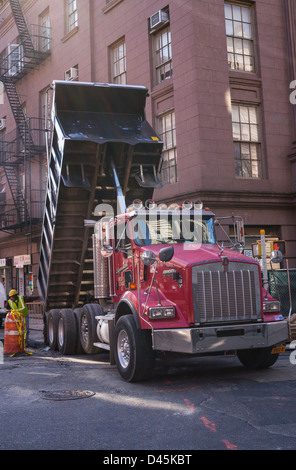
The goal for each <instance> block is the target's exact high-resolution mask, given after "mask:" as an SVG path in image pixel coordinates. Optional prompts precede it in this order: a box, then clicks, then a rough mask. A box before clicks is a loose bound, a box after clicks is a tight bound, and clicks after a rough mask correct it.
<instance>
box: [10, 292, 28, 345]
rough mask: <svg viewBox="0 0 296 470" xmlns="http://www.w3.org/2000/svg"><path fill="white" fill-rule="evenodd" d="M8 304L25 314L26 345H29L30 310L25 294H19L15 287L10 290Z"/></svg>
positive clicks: (12, 308)
mask: <svg viewBox="0 0 296 470" xmlns="http://www.w3.org/2000/svg"><path fill="white" fill-rule="evenodd" d="M8 305H9V307H10V309H11V310H15V311H17V312H19V313H20V314H21V315H23V317H24V319H25V325H26V346H28V341H29V310H28V307H27V305H26V302H25V300H24V296H23V295H18V293H17V291H16V290H15V289H12V290H11V291H10V292H9V300H8Z"/></svg>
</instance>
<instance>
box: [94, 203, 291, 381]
mask: <svg viewBox="0 0 296 470" xmlns="http://www.w3.org/2000/svg"><path fill="white" fill-rule="evenodd" d="M199 206H200V207H199V209H198V210H193V209H189V208H188V204H187V209H186V208H184V206H179V205H178V204H174V205H171V207H169V208H168V207H167V206H165V205H163V204H162V205H160V206H159V207H158V208H156V209H152V210H151V209H150V210H147V209H146V210H145V209H142V208H141V206H139V202H138V201H137V203H136V205H135V206H132V207H130V212H127V213H125V214H123V215H121V216H118V217H116V218H115V219H113V218H111V219H110V220H108V221H101V222H100V223H98V227H97V230H95V232H96V234H95V235H94V237H95V239H96V249H100V250H101V252H102V253H103V257H104V259H105V263H106V265H105V270H104V271H103V273H104V277H102V278H100V285H101V286H102V285H104V284H105V295H106V294H107V293H108V298H109V299H112V302H113V305H114V322H115V337H114V347H115V359H116V358H117V359H116V361H117V366H118V368H119V370H120V373H121V374H122V375H123V377H124V378H127V379H128V380H135V379H138V377H143V375H146V374H147V373H149V367H147V366H145V367H144V366H143V365H141V366H139V371H138V372H137V373H136V372H135V370H134V368H135V367H136V364H137V361H136V358H135V357H134V356H136V354H134V352H133V350H132V347H131V344H132V343H133V341H135V338H136V337H137V335H138V334H139V335H140V336H141V341H139V343H140V344H143V345H145V351H146V352H145V354H144V353H143V356H145V357H146V359H147V358H148V357H149V356H151V358H150V363H151V364H152V363H153V358H155V355H156V353H157V352H162V353H164V352H166V353H172V352H173V353H181V354H190V355H205V354H212V353H215V354H216V353H224V352H228V351H237V354H238V357H239V359H240V360H241V362H242V363H244V364H245V365H248V366H253V367H259V366H260V367H267V366H270V365H272V364H273V363H274V362H275V361H276V359H277V357H278V355H277V354H271V353H272V351H273V349H274V348H273V346H274V345H276V344H278V343H281V341H283V340H284V339H285V338H286V335H287V325H286V322H285V321H284V319H283V317H282V316H281V314H280V304H279V302H277V301H275V300H274V299H272V298H271V297H270V296H268V295H267V293H266V292H264V291H263V289H262V286H261V271H260V266H259V264H258V263H257V262H256V261H255V260H252V259H251V258H249V257H247V256H244V255H242V254H240V253H239V252H238V251H236V250H231V249H224V248H223V247H221V246H219V245H218V243H217V240H216V234H215V216H214V214H213V213H212V212H211V211H210V210H209V209H203V208H202V206H201V205H200V204H199ZM185 207H186V206H185ZM100 234H104V235H103V238H102V240H100V241H98V238H99V235H100ZM100 267H101V264H100V266H98V267H96V266H95V272H96V269H97V268H98V271H100V272H102V271H101V270H100ZM109 283H110V284H109ZM107 285H109V292H108V288H107V289H106V286H107ZM96 295H97V296H99V295H100V293H99V292H97V294H96ZM124 317H125V318H124ZM279 321H281V322H282V324H281V328H279ZM127 322H128V324H129V327H130V330H129V331H130V332H129V334H128V332H127V330H128V327H127ZM133 329H134V333H131V332H132V331H133ZM145 338H146V339H145ZM138 349H140V347H139V346H138ZM148 351H150V354H148ZM250 351H251V352H250ZM274 352H276V351H274ZM254 353H255V355H256V361H255V360H254V358H253V356H254ZM259 357H260V360H259V359H258V360H257V358H259ZM131 364H132V365H131ZM131 370H132V371H133V372H132V373H131ZM129 374H131V375H129Z"/></svg>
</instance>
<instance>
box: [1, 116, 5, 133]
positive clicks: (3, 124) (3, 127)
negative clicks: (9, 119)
mask: <svg viewBox="0 0 296 470" xmlns="http://www.w3.org/2000/svg"><path fill="white" fill-rule="evenodd" d="M5 127H6V119H5V118H2V119H0V131H2V130H3V129H5Z"/></svg>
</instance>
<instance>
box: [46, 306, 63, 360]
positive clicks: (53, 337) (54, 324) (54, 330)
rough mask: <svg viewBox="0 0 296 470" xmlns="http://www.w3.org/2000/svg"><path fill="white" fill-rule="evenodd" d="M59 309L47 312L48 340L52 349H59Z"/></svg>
mask: <svg viewBox="0 0 296 470" xmlns="http://www.w3.org/2000/svg"><path fill="white" fill-rule="evenodd" d="M59 313H60V311H59V310H58V309H53V310H50V311H49V312H48V314H47V342H48V345H49V347H50V349H51V350H52V351H56V350H57V349H58V322H59V317H58V316H59Z"/></svg>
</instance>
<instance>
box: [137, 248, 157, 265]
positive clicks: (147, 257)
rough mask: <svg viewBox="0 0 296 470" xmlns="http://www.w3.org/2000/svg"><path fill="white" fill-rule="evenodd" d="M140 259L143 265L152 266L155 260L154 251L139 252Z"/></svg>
mask: <svg viewBox="0 0 296 470" xmlns="http://www.w3.org/2000/svg"><path fill="white" fill-rule="evenodd" d="M141 260H142V263H143V264H145V266H152V265H153V264H154V263H155V261H156V256H155V253H153V251H150V250H146V251H144V252H143V253H142V254H141Z"/></svg>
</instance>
